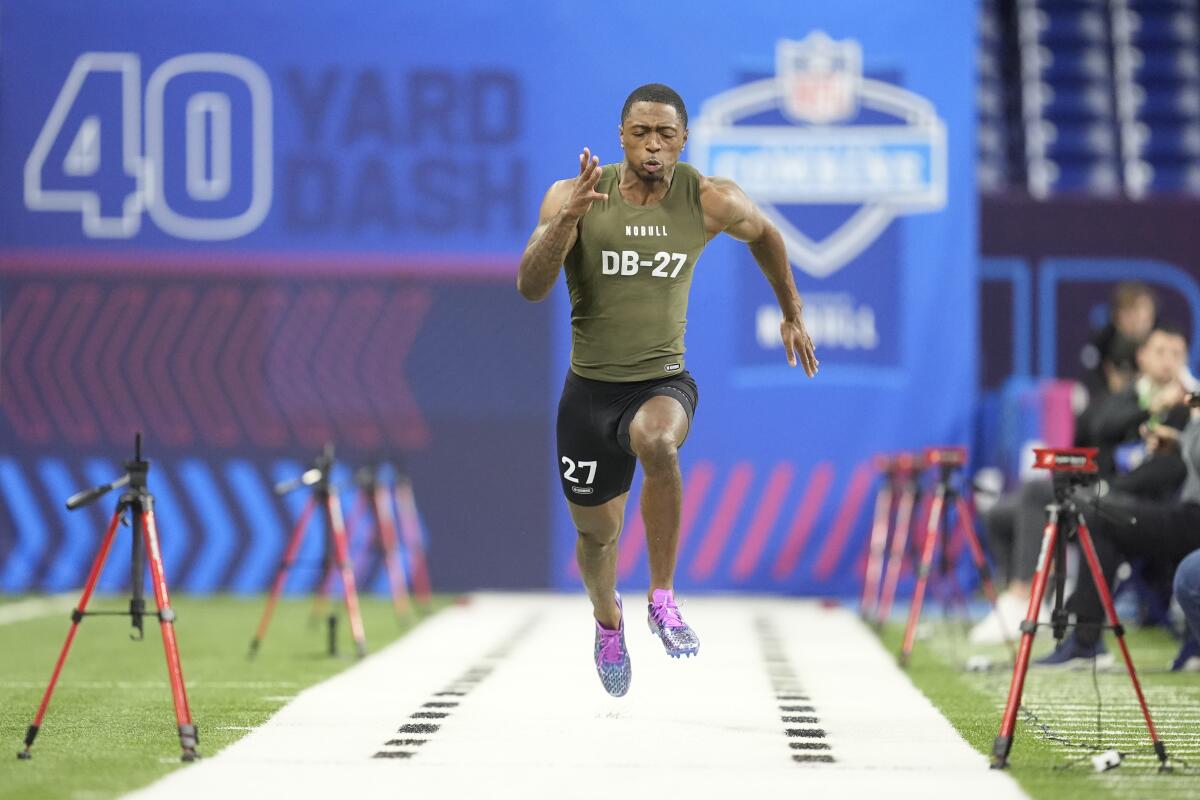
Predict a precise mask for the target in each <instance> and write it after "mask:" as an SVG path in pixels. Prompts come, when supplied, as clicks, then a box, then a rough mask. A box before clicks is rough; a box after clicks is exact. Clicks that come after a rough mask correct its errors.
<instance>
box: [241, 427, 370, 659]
mask: <svg viewBox="0 0 1200 800" xmlns="http://www.w3.org/2000/svg"><path fill="white" fill-rule="evenodd" d="M333 462H334V459H333V445H326V446H325V448H324V450H322V451H321V453H320V455H318V456H317V457H316V459H315V460H314V461H313V465H312V467H311V468H309V469H307V470H305V471H304V472H303V473H302V474H301V475H299V476H298V477H296V478H292V479H291V480H287V481H283V482H281V483H278V484H276V486H275V493H276V494H280V495H284V494H287V493H288V492H291V491H294V490H295V489H299V488H301V487H304V486H309V487H311V488H312V494H311V495H310V496H309V498H308V502H307V503H306V504H305V506H304V510H303V511H302V512H301V513H300V519H299V521H297V523H296V527H295V529H294V530H293V531H292V538H291V540H290V541H289V542H288V546H287V550H286V551H285V552H284V555H283V561H282V562H281V563H280V564H279V569H278V570H277V571H276V573H275V581H274V583H273V584H272V586H271V594H270V596H269V597H268V598H267V607H266V608H265V609H264V610H263V616H262V619H261V620H260V621H259V623H258V630H257V631H255V633H254V639H253V640H251V642H250V657H251V658H253V657H254V656H255V655H256V654H257V653H258V648H259V646H260V645H261V644H262V640H263V637H264V636H266V635H267V626H268V625H270V624H271V615H272V613H273V612H274V610H275V604H276V603H277V602H278V601H279V595H280V593H281V592H282V591H283V584H284V581H286V580H287V575H288V570H290V569H291V567H292V564H293V563H294V562H295V560H296V554H297V553H299V552H300V544H301V542H302V541H303V540H304V531H305V529H306V528H307V527H308V522H309V520H310V519H311V517H312V515H313V511H314V510H315V509H316V508H317V506H320V507H321V510H322V511H323V512H324V514H325V553H324V556H323V557H322V559H321V562H322V575H321V578H320V581H319V583H318V591H317V602H318V604H319V605H320V604H323V602H324V591H325V587H326V586H327V585H328V583H329V579H330V577H331V575H332V573H333V571H334V570H337V571H338V572H339V573H340V574H341V578H342V594H343V596H344V597H345V600H346V613H347V615H348V616H349V618H350V633H351V635H352V636H353V637H354V649H355V652H356V653H357V655H358V657H359V658H362V657H363V656H365V655H366V654H367V640H366V634H365V633H364V631H363V623H362V616H361V615H360V613H359V610H358V590H357V588H356V587H355V583H354V568H353V567H352V566H351V564H350V552H349V548H348V547H347V546H346V525H345V522H344V521H343V519H342V504H341V501H340V500H339V499H338V493H337V489H336V488H335V487H334V486H333V475H332V473H333ZM328 619H329V655H331V656H332V655H337V614H336V613H334V612H332V611H330V613H329V618H328Z"/></svg>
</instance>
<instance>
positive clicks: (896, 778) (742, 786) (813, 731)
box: [132, 594, 1024, 800]
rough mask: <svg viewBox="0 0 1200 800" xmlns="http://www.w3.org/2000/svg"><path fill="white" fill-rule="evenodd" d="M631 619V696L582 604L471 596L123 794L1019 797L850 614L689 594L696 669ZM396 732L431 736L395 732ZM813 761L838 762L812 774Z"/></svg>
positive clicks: (801, 604) (207, 798) (804, 604)
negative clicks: (605, 660)
mask: <svg viewBox="0 0 1200 800" xmlns="http://www.w3.org/2000/svg"><path fill="white" fill-rule="evenodd" d="M626 608H627V610H628V619H627V622H628V630H627V640H628V644H629V649H630V653H631V656H632V659H633V682H632V686H631V689H630V692H629V694H628V695H627V696H626V697H624V698H611V697H609V696H608V695H607V694H606V693H605V692H604V690H603V689H602V688H601V686H600V682H599V680H598V679H597V677H596V675H595V670H594V668H593V666H592V660H591V654H592V628H591V624H590V620H591V616H590V613H589V612H590V608H589V607H588V606H587V604H586V602H585V600H584V599H583V598H582V597H579V596H570V595H503V594H480V595H474V596H472V598H471V601H470V602H469V603H468V604H466V605H462V606H456V607H453V608H450V609H447V610H446V611H444V612H442V613H441V614H439V615H437V616H435V617H434V618H433V619H431V620H428V621H426V622H425V623H423V624H422V625H421V626H420V627H418V628H417V629H416V630H415V631H414V632H413V633H411V634H410V635H409V636H407V637H405V638H404V639H402V640H400V641H399V642H397V643H395V644H393V645H392V646H390V647H388V648H387V649H385V650H383V651H381V652H380V653H378V654H376V655H373V656H371V657H370V658H368V659H366V660H365V661H363V662H362V663H360V664H358V665H356V666H354V667H353V668H351V669H348V670H347V671H345V672H343V673H341V674H340V675H337V676H335V677H333V678H331V679H329V680H327V681H325V682H324V683H321V684H319V685H317V686H314V687H312V688H310V689H308V690H306V691H304V692H302V693H301V694H300V695H299V696H297V697H296V699H295V700H294V701H293V702H291V703H290V704H289V705H287V706H286V707H284V708H283V709H281V710H280V711H279V713H277V714H276V715H275V716H274V717H273V718H271V720H270V721H268V722H267V723H266V724H264V725H263V726H262V727H260V728H258V729H256V730H254V731H253V732H252V733H250V734H248V735H247V736H246V737H245V738H244V739H242V740H241V741H239V742H237V743H235V744H233V745H231V746H230V747H229V748H227V749H226V750H225V751H223V752H222V753H221V754H220V755H219V756H217V757H215V758H210V759H206V760H203V761H201V762H198V763H196V764H194V765H191V766H187V767H185V768H183V769H180V770H177V771H175V772H173V773H171V774H170V775H168V776H167V777H166V778H164V779H162V780H160V781H159V782H157V783H155V784H153V785H151V786H150V787H148V788H147V789H144V790H142V791H140V792H137V793H135V794H134V795H132V796H133V797H136V798H147V799H149V798H154V799H155V800H158V799H162V800H165V799H166V798H170V799H171V800H179V799H180V798H197V799H198V800H199V798H204V800H213V798H231V797H246V796H254V795H260V794H261V796H273V797H289V798H306V797H314V798H315V797H322V798H331V797H332V798H339V797H341V798H347V799H349V798H353V800H360V798H376V797H378V798H385V797H386V798H397V797H399V798H477V797H478V798H489V800H490V799H491V798H513V799H514V800H515V799H516V798H521V800H527V799H528V798H554V800H559V799H560V798H571V799H572V800H574V799H575V798H604V800H609V798H612V797H627V798H643V797H645V798H651V797H654V798H660V797H666V796H680V797H687V798H689V800H691V799H693V798H721V800H728V798H735V799H736V798H739V797H754V798H755V800H758V799H759V798H765V797H788V798H792V797H812V798H827V797H828V798H834V797H836V798H858V797H864V798H866V797H871V798H877V797H887V798H921V800H928V798H931V797H951V796H957V797H962V796H968V794H967V793H969V796H970V797H971V798H972V800H990V798H1018V797H1024V794H1023V793H1022V792H1021V791H1020V790H1019V789H1018V787H1017V785H1016V783H1015V782H1014V781H1012V779H1011V778H1009V777H1008V775H1006V774H1004V773H1000V772H994V771H991V770H989V769H988V767H987V761H986V759H985V758H984V757H983V756H982V755H981V754H979V753H976V752H975V751H974V750H972V749H971V748H970V747H969V746H968V745H967V743H966V742H965V741H964V740H963V739H962V738H961V737H960V736H959V735H958V734H957V733H956V732H955V731H954V730H953V728H952V727H951V726H950V724H949V723H948V722H947V721H946V720H945V719H944V718H943V717H942V716H941V715H940V714H939V713H938V712H937V711H936V710H935V709H934V707H933V706H932V705H931V704H930V703H929V702H928V701H927V700H926V699H925V698H924V697H923V696H922V695H921V694H920V693H919V692H918V691H917V690H915V689H914V688H913V687H912V685H911V683H910V682H909V681H908V679H907V677H905V676H904V675H903V674H902V673H901V672H900V671H899V670H898V669H897V667H896V666H895V664H894V659H893V657H892V655H891V654H889V653H886V652H885V651H884V650H883V649H882V648H881V647H880V646H879V644H878V642H877V641H876V640H875V638H874V636H873V635H872V634H871V633H870V632H869V631H867V630H866V629H865V628H864V627H863V626H862V625H861V624H860V623H859V622H858V620H857V618H855V617H854V615H853V614H852V613H850V612H848V611H846V610H844V609H840V608H824V607H822V606H821V605H820V604H818V603H815V602H811V601H802V600H792V599H774V598H746V597H735V596H728V597H712V596H710V597H702V598H696V599H692V600H686V599H685V600H683V603H682V606H681V608H682V610H683V613H684V616H685V619H687V620H688V621H689V623H691V624H692V625H693V627H694V628H695V629H696V631H697V633H698V634H699V635H700V641H701V646H700V654H699V656H697V657H696V658H693V659H690V660H683V661H674V660H671V659H669V658H667V657H666V655H665V654H664V653H663V650H662V646H661V645H660V644H659V643H658V641H657V639H655V638H652V637H651V635H650V634H649V632H648V631H647V629H646V626H645V619H644V617H643V616H642V615H640V614H639V613H638V612H637V611H635V609H638V608H640V604H639V603H638V598H637V597H636V596H634V595H632V594H630V595H627V597H626ZM369 633H370V632H369V631H368V634H369ZM773 678H774V686H778V687H779V689H778V690H777V689H776V688H773ZM447 691H449V692H456V693H457V694H446V693H445V692H447ZM439 692H440V693H442V694H439ZM780 692H783V693H786V694H788V695H789V696H790V697H793V698H797V699H780V698H779V697H777V694H779V693H780ZM803 698H808V699H803ZM429 703H433V704H436V705H426V704H429ZM445 703H457V705H444V704H445ZM781 706H785V707H787V708H788V709H791V710H786V711H785V710H781ZM413 714H418V715H421V716H418V717H415V718H414V717H413V716H412V715H413ZM430 714H434V715H436V714H446V716H445V717H436V716H428V715H430ZM785 716H790V717H792V720H791V721H786V722H785V721H784V720H783V717H785ZM406 725H407V726H412V725H418V726H428V725H436V726H438V727H437V729H436V730H433V731H432V732H430V730H429V729H428V728H424V729H422V728H415V729H413V728H410V731H412V730H416V731H418V732H415V733H414V732H408V733H400V732H398V731H399V729H400V728H401V727H402V726H406ZM788 730H791V731H792V732H793V733H792V736H788V735H787V734H786V731H788ZM822 732H823V734H824V735H821V734H822ZM200 738H201V747H200V749H201V751H202V752H203V750H204V746H203V742H204V731H203V730H201V731H200ZM414 741H415V742H420V743H418V744H414V743H413V742H414ZM388 742H392V744H387V743H388ZM793 744H797V745H798V746H799V747H803V748H805V749H803V750H798V749H793V747H792V745H793ZM823 745H828V749H811V748H813V747H817V748H822V746H823ZM404 753H407V754H411V755H397V754H404ZM377 754H388V756H389V757H384V756H380V755H377ZM795 755H800V756H802V757H805V758H806V759H808V760H806V761H804V762H797V761H795V760H793V756H795ZM824 756H831V757H832V759H833V760H832V762H831V763H829V762H825V761H815V760H812V759H813V757H824Z"/></svg>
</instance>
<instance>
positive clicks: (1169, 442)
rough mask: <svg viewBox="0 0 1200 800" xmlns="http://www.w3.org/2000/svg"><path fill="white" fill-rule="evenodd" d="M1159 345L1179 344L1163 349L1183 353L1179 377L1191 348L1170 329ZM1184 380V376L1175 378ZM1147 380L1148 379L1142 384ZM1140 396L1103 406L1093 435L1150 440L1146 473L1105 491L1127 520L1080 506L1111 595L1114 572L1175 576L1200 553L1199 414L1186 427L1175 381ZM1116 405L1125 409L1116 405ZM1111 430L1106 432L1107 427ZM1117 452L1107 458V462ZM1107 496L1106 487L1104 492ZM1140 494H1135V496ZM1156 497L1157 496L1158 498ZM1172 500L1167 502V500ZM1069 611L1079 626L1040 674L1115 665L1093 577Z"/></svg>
mask: <svg viewBox="0 0 1200 800" xmlns="http://www.w3.org/2000/svg"><path fill="white" fill-rule="evenodd" d="M1155 337H1160V339H1163V338H1166V339H1171V338H1173V339H1177V340H1178V342H1176V343H1174V344H1172V343H1169V342H1165V341H1164V342H1160V343H1161V344H1162V345H1163V346H1164V347H1167V348H1168V349H1170V350H1173V349H1175V346H1176V345H1182V349H1183V353H1182V355H1180V356H1179V362H1180V364H1181V366H1180V372H1181V371H1182V364H1183V362H1184V360H1185V359H1186V340H1185V339H1184V338H1183V335H1182V333H1179V332H1177V331H1171V330H1170V329H1156V331H1155V332H1154V333H1153V334H1151V338H1150V339H1149V340H1147V345H1149V344H1150V341H1151V340H1153V339H1154V338H1155ZM1176 374H1180V373H1176ZM1146 377H1150V376H1143V378H1146ZM1139 383H1140V384H1142V386H1141V388H1140V389H1139V390H1137V394H1136V399H1135V400H1134V402H1130V401H1129V398H1128V397H1126V398H1124V399H1122V398H1119V397H1116V396H1114V397H1113V398H1112V399H1111V401H1110V403H1111V405H1110V404H1106V408H1105V409H1104V414H1103V415H1101V417H1098V421H1097V423H1096V430H1097V432H1100V433H1105V432H1108V433H1113V432H1115V431H1117V430H1118V429H1121V426H1130V425H1137V426H1139V428H1140V429H1141V430H1142V432H1143V433H1144V434H1145V438H1146V439H1147V449H1148V450H1149V451H1150V453H1151V456H1150V458H1148V459H1147V460H1146V463H1145V464H1144V465H1143V467H1144V468H1149V469H1139V470H1135V471H1134V472H1133V473H1130V474H1129V475H1128V476H1124V478H1126V479H1127V480H1125V481H1124V482H1122V480H1121V479H1113V480H1112V481H1110V482H1109V484H1108V486H1107V494H1106V496H1105V498H1104V499H1103V500H1101V501H1100V502H1101V503H1109V504H1112V505H1114V506H1116V507H1118V508H1119V509H1120V510H1121V511H1122V512H1123V514H1124V515H1127V516H1128V519H1125V520H1123V521H1120V522H1118V521H1116V520H1113V519H1109V518H1107V517H1105V516H1102V515H1101V514H1100V513H1098V509H1097V508H1095V507H1092V508H1089V507H1088V505H1087V504H1086V503H1085V504H1083V516H1084V519H1085V521H1086V522H1087V524H1088V528H1089V530H1090V531H1091V533H1092V540H1093V542H1094V543H1095V546H1096V555H1097V557H1098V558H1099V560H1100V566H1101V569H1102V571H1103V574H1104V580H1105V583H1106V584H1107V585H1108V587H1109V589H1110V590H1111V589H1112V587H1113V583H1114V579H1115V577H1116V571H1117V567H1118V566H1120V564H1121V562H1122V561H1125V560H1127V559H1131V558H1145V559H1150V560H1151V561H1153V562H1157V563H1159V564H1162V565H1164V566H1167V567H1169V568H1172V569H1173V568H1174V566H1175V565H1176V564H1178V563H1179V562H1180V561H1181V560H1182V559H1183V558H1184V557H1185V556H1187V555H1188V554H1189V553H1191V552H1192V551H1193V550H1196V549H1200V419H1198V418H1197V413H1198V412H1197V411H1196V410H1193V411H1191V412H1190V413H1188V415H1187V416H1188V417H1190V419H1188V421H1187V422H1186V423H1182V422H1181V421H1180V420H1182V419H1186V418H1187V417H1184V416H1183V414H1184V412H1181V411H1180V410H1179V409H1178V408H1177V407H1176V406H1175V405H1174V404H1172V403H1171V401H1172V400H1175V401H1179V400H1184V399H1186V395H1185V393H1184V392H1183V390H1182V388H1177V387H1178V378H1177V379H1176V381H1175V382H1174V383H1172V382H1171V381H1162V382H1159V383H1158V384H1157V385H1151V384H1147V383H1143V381H1142V380H1139ZM1117 401H1120V402H1119V403H1118V402H1117ZM1180 424H1183V425H1184V427H1183V431H1182V433H1179V434H1176V433H1175V431H1176V428H1175V426H1176V425H1180ZM1106 425H1107V426H1108V427H1107V428H1105V427H1104V426H1106ZM1111 454H1112V450H1110V455H1111ZM1173 458H1178V459H1179V460H1181V461H1182V463H1183V468H1184V481H1183V488H1182V490H1181V491H1180V493H1179V496H1178V497H1177V498H1176V497H1174V496H1173V494H1174V493H1173V492H1172V491H1171V489H1172V484H1173V482H1174V481H1176V480H1177V479H1178V475H1179V472H1178V465H1177V464H1172V463H1171V460H1172V459H1173ZM1101 488H1102V493H1103V492H1104V490H1105V488H1106V487H1105V486H1104V485H1103V484H1102V487H1101ZM1134 490H1136V492H1137V493H1136V494H1134V493H1132V492H1133V491H1134ZM1156 490H1157V491H1156ZM1164 498H1167V499H1164ZM1067 609H1068V610H1069V611H1070V612H1072V613H1073V614H1074V615H1075V621H1076V626H1075V628H1074V630H1072V631H1071V632H1070V633H1069V634H1068V635H1067V637H1066V638H1064V639H1063V640H1062V642H1061V643H1060V644H1059V645H1058V647H1057V648H1055V650H1054V652H1053V653H1051V654H1050V655H1048V656H1046V657H1045V658H1042V659H1040V660H1038V661H1037V662H1035V663H1037V664H1038V665H1039V666H1047V667H1088V666H1090V665H1091V663H1092V660H1093V659H1095V660H1096V662H1097V663H1098V664H1104V663H1108V662H1111V660H1112V656H1111V655H1110V654H1109V653H1108V651H1107V649H1106V648H1105V646H1104V642H1103V640H1102V638H1101V635H1100V634H1101V631H1102V630H1103V622H1104V609H1103V606H1102V605H1101V603H1100V596H1099V593H1098V592H1097V591H1096V587H1095V584H1094V582H1093V581H1092V580H1091V577H1090V575H1088V573H1087V572H1086V571H1085V572H1082V573H1081V575H1080V578H1079V580H1078V582H1077V584H1076V587H1075V591H1074V592H1072V594H1071V596H1070V598H1068V600H1067Z"/></svg>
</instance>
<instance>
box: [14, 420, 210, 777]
mask: <svg viewBox="0 0 1200 800" xmlns="http://www.w3.org/2000/svg"><path fill="white" fill-rule="evenodd" d="M149 472H150V462H149V461H144V460H143V459H142V435H141V434H140V433H139V434H137V435H136V436H135V437H134V456H133V460H132V461H126V462H125V474H124V475H122V476H121V477H120V478H118V479H117V480H115V481H113V482H112V483H106V484H104V485H102V486H96V487H93V488H91V489H87V490H85V491H82V492H80V493H79V494H76V495H72V496H71V497H70V498H69V499H68V500H67V509H68V510H71V511H74V510H75V509H77V508H82V507H83V506H86V505H87V504H88V503H91V502H93V501H95V500H97V499H99V498H100V497H102V496H103V495H105V494H107V493H108V492H109V491H111V490H113V489H118V488H121V487H125V491H123V492H122V493H121V498H120V499H119V500H118V501H117V508H116V510H115V511H114V512H113V515H112V521H111V522H110V523H109V525H108V530H107V532H106V533H105V534H104V539H103V540H101V542H100V552H99V553H97V554H96V559H95V561H93V562H92V568H91V571H90V572H89V573H88V577H87V582H86V583H85V584H84V587H83V594H82V595H80V598H79V605H78V606H76V607H75V610H74V611H72V612H71V628H70V630H68V631H67V640H66V642H64V643H63V647H62V651H61V652H60V653H59V654H58V661H56V662H55V663H54V672H53V673H52V674H51V676H50V683H49V685H47V686H46V692H45V694H43V695H42V703H41V705H39V706H38V710H37V713H36V714H35V715H34V718H33V724H32V725H30V726H29V729H28V730H27V731H26V733H25V749H24V750H22V751H20V752H19V753H17V758H20V759H29V758H31V753H30V752H29V748H30V747H32V746H33V740H34V739H35V738H37V735H38V731H39V730H40V729H41V727H42V720H43V719H45V717H46V709H47V708H48V707H49V706H50V696H51V695H52V694H53V693H54V687H55V685H56V684H57V683H58V678H59V675H61V674H62V669H63V665H64V664H65V663H66V661H67V653H69V652H70V650H71V643H72V642H73V641H75V633H76V631H78V630H79V623H80V622H82V621H83V619H84V617H92V616H100V615H105V616H110V615H111V616H128V617H129V618H130V620H131V621H132V624H133V627H134V629H135V630H136V631H137V633H136V634H135V635H133V637H132V638H133V639H134V640H135V641H141V639H142V638H143V636H144V634H145V630H144V628H143V619H144V617H146V616H147V612H146V601H145V599H144V594H143V593H144V591H145V588H144V586H143V582H144V580H145V578H144V573H145V564H146V555H147V554H149V556H150V577H151V580H152V581H153V582H154V602H155V605H156V607H157V609H158V610H157V612H156V613H153V614H152V616H156V617H158V622H159V627H160V629H161V631H162V640H163V650H164V651H165V652H166V656H167V675H168V677H170V679H171V697H172V699H173V700H174V701H175V721H176V723H177V724H178V726H179V744H180V746H181V747H182V748H183V755H182V759H183V760H184V761H193V760H195V759H197V758H199V757H200V754H199V753H197V752H196V745H197V743H198V742H199V736H198V735H197V733H196V726H195V724H194V723H193V722H192V712H191V710H190V709H189V708H188V699H187V687H186V686H185V685H184V681H183V667H182V666H181V665H180V663H179V647H178V646H177V645H176V643H175V612H174V611H173V610H172V609H171V600H170V597H169V596H168V594H167V578H166V570H164V569H163V562H162V553H161V551H160V550H159V547H158V524H157V523H156V522H155V520H154V496H153V495H152V494H150V490H149V489H148V488H147V487H146V475H147V474H148V473H149ZM122 522H125V523H126V524H128V525H130V526H131V528H132V532H133V543H132V544H133V547H132V552H131V558H132V568H131V576H132V592H133V597H132V598H131V599H130V601H129V610H128V611H88V610H87V606H88V602H89V601H90V600H91V598H92V592H93V591H94V590H95V588H96V582H97V581H98V580H99V579H100V573H101V571H102V570H103V569H104V562H105V560H106V559H107V558H108V551H109V549H110V548H111V547H112V543H113V538H114V537H115V536H116V533H117V527H118V526H119V525H120V524H121V523H122Z"/></svg>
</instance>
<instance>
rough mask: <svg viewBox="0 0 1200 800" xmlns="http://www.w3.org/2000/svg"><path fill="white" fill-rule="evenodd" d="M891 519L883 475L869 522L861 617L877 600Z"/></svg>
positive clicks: (887, 481)
mask: <svg viewBox="0 0 1200 800" xmlns="http://www.w3.org/2000/svg"><path fill="white" fill-rule="evenodd" d="M891 521H892V482H891V479H890V478H889V477H888V476H886V475H885V476H884V483H883V485H882V486H880V487H879V494H877V495H875V518H874V521H873V522H872V523H871V541H870V544H869V545H868V549H867V570H866V573H865V574H864V575H863V593H862V600H861V602H860V604H859V614H860V615H861V616H862V618H863V619H867V618H868V617H870V616H871V613H872V612H873V611H874V610H875V608H876V606H877V605H878V602H879V583H880V580H881V578H882V577H883V557H884V553H885V552H886V551H887V541H888V533H889V531H888V528H889V527H890V526H891Z"/></svg>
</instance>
